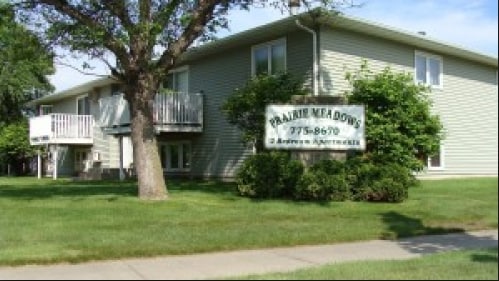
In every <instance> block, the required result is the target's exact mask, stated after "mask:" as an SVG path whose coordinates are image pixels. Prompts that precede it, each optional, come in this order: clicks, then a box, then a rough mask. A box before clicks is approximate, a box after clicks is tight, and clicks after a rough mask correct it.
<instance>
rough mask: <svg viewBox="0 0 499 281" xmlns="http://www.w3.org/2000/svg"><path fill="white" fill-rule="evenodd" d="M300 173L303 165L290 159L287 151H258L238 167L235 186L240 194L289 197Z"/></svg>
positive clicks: (259, 196)
mask: <svg viewBox="0 0 499 281" xmlns="http://www.w3.org/2000/svg"><path fill="white" fill-rule="evenodd" d="M302 174H303V165H302V164H301V162H299V161H297V160H291V159H290V157H289V155H288V153H285V152H270V153H258V154H255V155H252V156H250V157H248V158H247V159H246V160H245V161H244V164H243V165H242V166H241V168H240V169H239V171H238V173H237V175H236V182H237V188H238V191H239V193H240V194H241V195H242V196H248V197H256V198H285V197H290V196H291V195H292V192H293V189H294V186H295V185H296V183H297V182H298V180H299V178H300V177H301V175H302Z"/></svg>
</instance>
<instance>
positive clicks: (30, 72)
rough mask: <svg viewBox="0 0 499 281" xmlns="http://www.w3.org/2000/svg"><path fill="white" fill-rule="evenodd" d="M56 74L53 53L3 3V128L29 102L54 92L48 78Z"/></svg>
mask: <svg viewBox="0 0 499 281" xmlns="http://www.w3.org/2000/svg"><path fill="white" fill-rule="evenodd" d="M53 72H54V68H53V65H52V54H51V52H50V51H49V50H48V49H47V48H46V47H45V46H43V45H42V44H41V43H40V41H39V40H38V38H37V37H36V36H35V35H34V34H33V33H32V32H30V31H28V30H27V29H26V28H24V27H23V26H21V25H19V24H17V23H16V22H15V21H14V12H13V10H12V8H11V7H10V6H9V5H7V4H5V3H3V2H0V127H1V126H3V125H5V124H7V123H10V122H16V121H17V120H19V119H20V118H21V117H22V113H23V110H25V103H26V102H27V101H29V100H31V99H32V98H34V97H36V95H41V94H44V93H46V92H48V91H50V90H52V86H51V85H50V83H49V81H48V79H47V77H46V75H49V74H52V73H53Z"/></svg>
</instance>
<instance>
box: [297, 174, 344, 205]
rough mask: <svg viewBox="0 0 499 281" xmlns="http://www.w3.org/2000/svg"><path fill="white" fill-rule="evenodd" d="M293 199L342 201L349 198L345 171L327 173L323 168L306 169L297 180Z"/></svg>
mask: <svg viewBox="0 0 499 281" xmlns="http://www.w3.org/2000/svg"><path fill="white" fill-rule="evenodd" d="M294 197H295V199H298V200H313V201H344V200H347V199H349V198H350V191H349V185H348V181H347V179H346V175H345V173H341V174H328V173H326V172H325V171H323V170H320V169H315V170H310V171H307V172H305V173H304V174H303V176H302V177H301V178H300V180H299V181H298V184H297V185H296V188H295V193H294Z"/></svg>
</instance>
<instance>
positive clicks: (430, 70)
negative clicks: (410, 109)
mask: <svg viewBox="0 0 499 281" xmlns="http://www.w3.org/2000/svg"><path fill="white" fill-rule="evenodd" d="M414 65H415V80H416V82H417V83H422V84H425V85H429V86H432V87H437V88H441V87H442V58H441V57H439V56H435V55H428V54H424V53H421V52H416V56H415V62H414Z"/></svg>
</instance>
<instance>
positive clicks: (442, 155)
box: [427, 144, 445, 171]
mask: <svg viewBox="0 0 499 281" xmlns="http://www.w3.org/2000/svg"><path fill="white" fill-rule="evenodd" d="M427 166H428V171H443V170H445V147H444V145H442V144H441V145H440V166H438V167H437V166H432V165H431V157H428V165H427Z"/></svg>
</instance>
